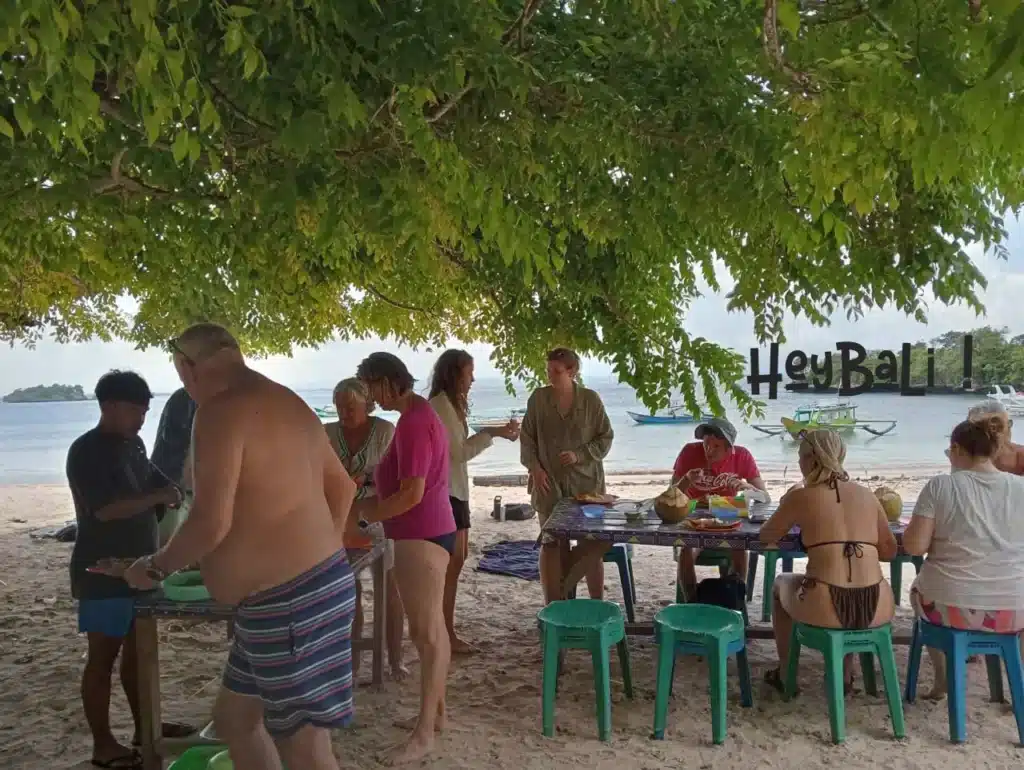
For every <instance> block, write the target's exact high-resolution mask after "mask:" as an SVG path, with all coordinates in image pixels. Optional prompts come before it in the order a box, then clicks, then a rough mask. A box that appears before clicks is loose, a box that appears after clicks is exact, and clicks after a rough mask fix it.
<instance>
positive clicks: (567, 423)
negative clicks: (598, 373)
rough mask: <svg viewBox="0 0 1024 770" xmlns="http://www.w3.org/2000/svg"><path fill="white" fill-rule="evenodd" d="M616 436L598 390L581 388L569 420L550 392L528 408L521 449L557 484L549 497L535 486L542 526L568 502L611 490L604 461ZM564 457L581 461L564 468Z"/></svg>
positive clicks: (541, 393)
mask: <svg viewBox="0 0 1024 770" xmlns="http://www.w3.org/2000/svg"><path fill="white" fill-rule="evenodd" d="M614 436H615V434H614V433H613V431H612V424H611V422H610V421H609V420H608V413H607V412H606V411H605V410H604V404H603V403H601V397H600V396H599V395H597V393H595V392H594V391H592V390H589V389H587V388H584V387H580V386H579V385H577V386H576V390H575V394H574V396H573V400H572V406H571V407H570V408H569V412H568V413H567V414H565V415H563V414H561V413H559V411H558V401H557V398H556V397H555V393H554V391H553V390H552V389H551V388H550V387H546V388H540V389H539V390H536V391H534V393H533V395H532V396H530V400H529V402H527V404H526V416H525V417H524V418H523V427H522V432H521V433H520V436H519V444H520V447H521V449H520V459H521V461H522V463H523V465H525V466H526V467H527V468H532V467H534V466H536V465H539V466H540V467H541V468H542V469H543V470H544V471H546V472H547V474H548V478H549V479H550V481H551V486H550V489H549V490H548V491H547V492H541V491H540V490H539V489H537V488H536V486H535V485H533V484H532V483H531V484H530V499H531V502H532V503H533V507H534V508H536V509H537V515H538V516H539V517H540V519H541V521H542V522H543V520H544V519H545V518H547V516H548V515H550V513H551V509H552V508H554V506H555V503H557V502H558V501H559V500H560V499H562V498H564V497H573V496H575V495H581V494H584V493H588V492H589V493H603V492H604V491H605V486H604V458H605V457H606V456H607V455H608V451H609V450H610V449H611V448H612V439H613V438H614ZM562 452H575V453H576V456H577V458H578V459H579V462H577V463H576V464H575V465H562V462H561V460H559V459H558V456H559V454H561V453H562Z"/></svg>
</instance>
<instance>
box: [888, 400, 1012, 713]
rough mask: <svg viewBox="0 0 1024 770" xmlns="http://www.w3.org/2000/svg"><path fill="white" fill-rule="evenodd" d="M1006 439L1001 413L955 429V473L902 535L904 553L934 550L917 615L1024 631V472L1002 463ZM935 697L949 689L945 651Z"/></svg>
mask: <svg viewBox="0 0 1024 770" xmlns="http://www.w3.org/2000/svg"><path fill="white" fill-rule="evenodd" d="M1004 441H1005V426H1004V424H1003V420H1002V419H1001V418H1000V417H999V416H998V415H993V416H990V417H988V418H984V419H973V420H965V421H964V422H962V423H960V424H959V425H957V426H956V427H955V428H954V429H953V434H952V436H951V437H950V445H949V450H948V452H947V454H948V455H949V461H950V464H951V465H952V471H951V472H950V473H945V474H943V475H941V476H936V477H935V478H933V479H931V480H930V481H929V482H928V483H927V484H926V485H925V487H924V489H923V490H922V491H921V495H920V497H918V499H917V505H916V506H915V508H914V515H913V518H911V520H910V524H909V525H908V526H907V530H906V532H905V533H904V535H903V548H904V550H905V551H906V552H907V553H909V554H912V555H914V556H922V555H924V554H928V559H927V560H926V561H925V563H924V566H923V567H922V568H921V574H920V575H918V576H917V580H915V581H914V585H913V587H912V588H911V590H910V602H911V604H912V605H913V607H914V612H915V613H916V614H917V615H918V616H919V617H922V618H924V619H925V620H926V621H928V622H929V623H933V624H935V625H939V626H948V627H950V628H957V629H963V630H971V631H990V632H994V633H1000V634H1016V633H1020V632H1021V631H1024V477H1021V476H1016V475H1013V474H1011V473H1005V472H1003V471H1000V470H999V469H998V468H997V467H996V465H995V462H994V460H995V458H996V457H997V456H998V455H999V453H1000V451H1001V450H1002V448H1003V443H1004ZM928 652H929V655H930V657H931V660H932V666H933V668H934V670H935V685H934V688H933V689H932V692H931V695H930V697H933V698H941V697H943V696H944V695H945V694H946V669H945V660H944V658H943V655H942V653H940V652H937V651H935V650H932V649H930V648H929V650H928Z"/></svg>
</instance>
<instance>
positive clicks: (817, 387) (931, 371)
mask: <svg viewBox="0 0 1024 770" xmlns="http://www.w3.org/2000/svg"><path fill="white" fill-rule="evenodd" d="M973 343H974V339H973V337H971V335H970V334H965V335H964V378H963V387H964V388H965V389H969V388H970V387H971V361H972V358H973V355H974V344H973ZM913 349H914V348H913V345H911V344H910V343H909V342H904V343H903V347H902V351H901V352H902V356H901V359H902V360H901V361H899V363H897V359H896V354H895V353H893V352H892V351H891V350H882V351H879V352H878V354H877V357H878V361H879V363H878V365H877V366H876V367H875V368H874V370H872V369H871V368H870V367H868V366H865V365H864V362H865V361H866V360H867V357H868V351H867V349H866V348H865V347H864V346H863V345H861V344H859V343H857V342H837V343H836V351H837V352H838V354H839V367H838V372H837V371H836V367H835V365H834V361H833V355H832V352H831V351H828V352H826V353H825V354H824V355H823V356H821V357H820V358H819V357H818V355H817V354H814V355H812V356H810V357H808V355H807V354H806V353H804V352H803V351H802V350H794V351H791V352H790V354H789V355H788V356H786V362H785V366H784V368H785V372H786V377H788V378H789V380H790V382H789V383H788V384H787V385H786V388H787V389H788V390H794V391H797V392H802V391H807V390H810V391H825V390H831V389H832V387H833V385H832V383H833V380H834V378H835V376H836V374H837V373H838V375H839V395H840V396H856V395H859V394H861V393H867V392H868V391H871V390H880V389H882V388H881V387H880V386H884V389H885V390H887V391H890V390H893V389H894V387H895V386H897V385H898V386H899V393H900V395H901V396H923V395H924V394H925V392H926V389H927V388H933V387H935V348H928V381H927V385H911V384H910V355H911V352H912V351H913ZM768 361H769V363H768V373H767V374H761V351H760V349H758V348H751V349H750V376H748V377H747V384H748V385H750V393H751V395H754V396H759V395H761V386H762V385H765V384H767V385H768V398H769V399H775V398H778V397H779V383H780V382H782V373H781V372H780V371H779V343H777V342H773V343H772V344H771V347H770V348H769V350H768ZM808 369H809V371H808ZM855 373H856V374H859V375H860V378H861V381H860V384H858V385H854V384H853V382H852V377H853V374H855Z"/></svg>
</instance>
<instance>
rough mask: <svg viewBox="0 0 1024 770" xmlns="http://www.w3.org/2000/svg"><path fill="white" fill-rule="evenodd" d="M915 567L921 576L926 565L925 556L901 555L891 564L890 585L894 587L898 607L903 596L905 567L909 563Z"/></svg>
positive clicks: (894, 596)
mask: <svg viewBox="0 0 1024 770" xmlns="http://www.w3.org/2000/svg"><path fill="white" fill-rule="evenodd" d="M908 561H909V562H910V563H911V564H913V565H914V569H915V570H916V572H917V574H918V575H920V574H921V567H922V566H923V565H924V557H923V556H908V555H907V554H905V553H901V554H899V555H898V556H896V557H894V558H893V560H892V561H891V562H889V585H891V586H892V596H893V599H895V600H896V606H897V607H899V606H900V598H901V597H902V596H903V565H904V564H906V563H907V562H908Z"/></svg>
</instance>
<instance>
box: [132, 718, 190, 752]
mask: <svg viewBox="0 0 1024 770" xmlns="http://www.w3.org/2000/svg"><path fill="white" fill-rule="evenodd" d="M195 731H196V728H194V727H193V726H192V725H186V724H184V723H182V722H163V723H162V724H161V725H160V736H161V737H162V738H170V739H172V740H173V739H177V738H187V737H188V736H190V735H192V733H194V732H195ZM141 745H142V739H141V738H140V737H139V736H138V734H136V735H135V737H133V738H132V746H135V747H136V748H137V747H139V746H141Z"/></svg>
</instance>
